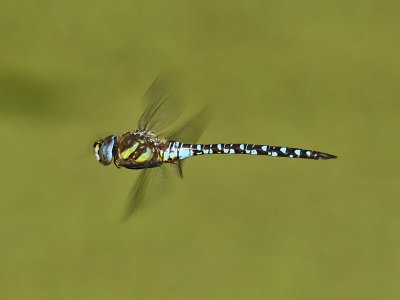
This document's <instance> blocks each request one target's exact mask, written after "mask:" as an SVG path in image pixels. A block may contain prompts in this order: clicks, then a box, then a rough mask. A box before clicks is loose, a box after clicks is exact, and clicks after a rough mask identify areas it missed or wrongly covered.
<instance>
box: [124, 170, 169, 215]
mask: <svg viewBox="0 0 400 300" xmlns="http://www.w3.org/2000/svg"><path fill="white" fill-rule="evenodd" d="M168 172H169V168H168V167H167V166H165V165H162V166H160V167H156V168H149V169H143V170H140V174H139V178H138V179H137V180H136V182H135V184H134V185H133V187H132V189H131V192H130V194H129V199H128V206H127V208H126V211H125V214H124V219H128V218H129V217H130V216H132V215H133V214H135V213H136V211H137V210H138V209H141V208H142V207H143V206H145V205H146V202H147V200H151V199H155V198H159V197H160V196H161V194H165V192H166V191H167V190H168V187H169V186H170V185H171V182H170V178H171V176H168V175H169V174H168Z"/></svg>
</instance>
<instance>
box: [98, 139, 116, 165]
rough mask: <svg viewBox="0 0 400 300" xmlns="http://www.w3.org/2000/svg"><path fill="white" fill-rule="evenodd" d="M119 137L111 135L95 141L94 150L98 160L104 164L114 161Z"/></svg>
mask: <svg viewBox="0 0 400 300" xmlns="http://www.w3.org/2000/svg"><path fill="white" fill-rule="evenodd" d="M116 140H117V137H116V136H115V135H110V136H109V137H106V138H105V139H104V140H99V141H97V142H95V143H94V145H93V150H94V155H95V157H96V160H97V161H98V162H100V163H101V164H102V165H105V166H107V165H109V164H111V162H112V161H113V157H114V147H115V146H116V144H117V141H116Z"/></svg>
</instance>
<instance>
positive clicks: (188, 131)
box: [165, 106, 211, 144]
mask: <svg viewBox="0 0 400 300" xmlns="http://www.w3.org/2000/svg"><path fill="white" fill-rule="evenodd" d="M210 118H211V108H210V106H206V107H205V108H203V109H202V110H201V111H199V112H198V113H197V114H196V115H194V116H193V117H192V118H190V120H188V121H187V122H186V123H185V124H184V125H183V126H181V127H179V129H177V130H174V131H173V132H170V133H169V134H168V133H167V134H165V136H166V137H167V138H168V139H169V140H171V141H179V142H182V143H186V144H195V143H197V141H198V140H199V138H200V136H201V135H202V134H203V132H204V130H205V129H206V127H207V124H208V123H209V121H210Z"/></svg>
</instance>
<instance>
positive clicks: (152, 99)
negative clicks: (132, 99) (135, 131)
mask: <svg viewBox="0 0 400 300" xmlns="http://www.w3.org/2000/svg"><path fill="white" fill-rule="evenodd" d="M169 82H170V80H167V75H165V74H162V75H159V76H158V77H157V78H156V80H154V82H153V83H152V85H151V86H150V88H149V89H148V90H147V92H146V94H145V95H144V96H143V101H144V104H145V106H146V110H145V111H144V113H143V114H142V116H141V117H140V119H139V124H138V125H139V127H138V128H139V129H144V130H147V131H149V130H151V131H154V132H159V131H161V130H163V129H165V128H166V127H167V126H169V125H170V124H172V123H173V122H174V121H176V120H177V119H178V117H179V116H180V115H181V114H182V111H183V105H182V103H181V102H180V101H179V100H178V98H179V97H178V96H177V92H176V90H173V89H172V88H171V85H170V83H169Z"/></svg>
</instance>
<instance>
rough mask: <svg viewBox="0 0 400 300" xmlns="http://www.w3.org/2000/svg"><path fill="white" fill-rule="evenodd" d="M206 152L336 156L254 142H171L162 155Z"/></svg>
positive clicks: (168, 157)
mask: <svg viewBox="0 0 400 300" xmlns="http://www.w3.org/2000/svg"><path fill="white" fill-rule="evenodd" d="M207 154H250V155H267V156H272V157H287V158H306V159H316V160H319V159H331V158H336V157H337V156H335V155H332V154H328V153H324V152H319V151H314V150H305V149H300V148H291V147H281V146H268V145H255V144H183V143H180V142H171V143H170V145H169V147H168V149H167V150H166V152H165V155H164V161H166V162H168V161H169V162H171V161H174V160H177V159H178V157H179V159H180V160H182V159H185V158H188V157H191V156H197V155H207Z"/></svg>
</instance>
